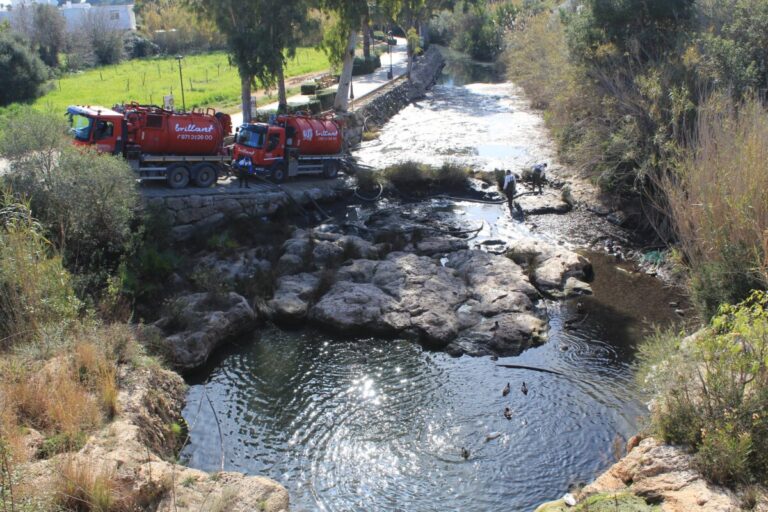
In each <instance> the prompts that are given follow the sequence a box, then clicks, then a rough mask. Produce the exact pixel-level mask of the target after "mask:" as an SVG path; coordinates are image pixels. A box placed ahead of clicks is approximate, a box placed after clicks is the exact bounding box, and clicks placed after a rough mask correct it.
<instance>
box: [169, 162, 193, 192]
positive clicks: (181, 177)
mask: <svg viewBox="0 0 768 512" xmlns="http://www.w3.org/2000/svg"><path fill="white" fill-rule="evenodd" d="M165 179H166V181H168V186H169V187H171V188H184V187H186V186H187V185H189V169H187V168H186V167H185V166H183V165H181V164H173V165H170V166H168V169H166V171H165Z"/></svg>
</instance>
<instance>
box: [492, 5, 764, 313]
mask: <svg viewBox="0 0 768 512" xmlns="http://www.w3.org/2000/svg"><path fill="white" fill-rule="evenodd" d="M539 3H542V2H539ZM564 5H566V6H570V7H567V8H563V9H555V10H552V11H550V10H548V9H547V10H543V11H540V12H538V13H537V12H536V11H535V10H530V11H524V13H523V14H522V15H520V16H518V20H517V24H516V28H515V30H513V31H512V32H510V33H509V34H508V37H507V47H506V53H505V57H504V58H505V62H506V65H507V69H508V74H509V77H510V79H512V80H514V81H515V82H517V83H519V84H520V85H522V86H523V87H524V88H525V90H526V92H527V93H528V94H529V95H530V97H531V99H532V100H533V102H534V104H535V105H537V106H539V107H540V108H543V109H545V111H546V119H547V122H548V123H549V125H550V127H551V128H552V131H553V133H554V135H555V137H556V139H557V142H558V145H559V149H560V154H561V157H562V158H563V160H565V161H566V162H567V163H568V164H570V165H572V166H575V167H577V168H580V169H582V170H583V171H584V172H585V173H586V175H588V176H590V177H591V178H592V179H593V180H594V181H595V182H596V183H597V184H599V186H600V187H601V188H602V189H603V190H604V191H607V192H610V193H612V194H614V195H616V196H618V197H621V198H622V199H621V200H622V201H624V202H627V201H634V202H636V203H638V204H639V205H640V206H641V207H642V210H643V213H644V214H645V215H644V217H645V221H646V224H645V226H646V228H648V229H653V230H655V232H656V234H657V236H659V237H660V238H661V239H663V240H665V241H668V242H674V243H676V244H677V247H678V249H679V251H680V252H679V254H680V256H681V258H680V260H681V261H682V262H683V263H684V264H685V265H686V266H687V267H688V268H689V269H690V270H691V278H692V279H691V285H692V292H693V296H694V298H695V299H696V301H697V304H698V305H699V307H700V311H701V312H702V313H703V314H704V315H706V316H711V315H712V314H714V312H715V311H716V309H717V306H718V304H719V303H720V302H728V303H735V302H738V301H739V300H742V299H744V298H745V297H746V296H747V295H748V294H749V292H750V290H751V289H753V288H765V287H766V284H768V281H767V280H766V273H765V271H764V270H765V261H766V260H765V258H766V251H765V248H766V241H767V240H768V236H767V235H766V232H765V227H766V223H768V219H767V218H766V215H768V195H766V194H762V193H760V191H762V190H765V178H764V177H765V172H764V166H765V158H764V155H763V154H762V152H763V150H762V147H764V145H763V143H762V140H763V137H764V136H765V133H764V132H765V128H764V126H763V123H762V122H760V119H761V118H762V117H764V116H765V107H764V105H763V101H762V98H761V97H760V96H759V92H760V91H761V90H764V89H765V87H766V84H767V82H766V81H767V80H768V74H766V70H767V69H768V53H767V51H766V48H767V47H766V44H765V43H766V41H765V37H766V36H765V34H768V4H766V3H765V2H763V1H760V0H697V1H694V0H672V1H669V0H652V1H640V0H621V1H618V2H602V1H599V0H587V1H586V2H583V4H581V5H580V6H577V5H576V3H573V4H564ZM725 148H728V149H725ZM694 199H695V200H694ZM726 219H727V220H728V221H730V223H729V222H726Z"/></svg>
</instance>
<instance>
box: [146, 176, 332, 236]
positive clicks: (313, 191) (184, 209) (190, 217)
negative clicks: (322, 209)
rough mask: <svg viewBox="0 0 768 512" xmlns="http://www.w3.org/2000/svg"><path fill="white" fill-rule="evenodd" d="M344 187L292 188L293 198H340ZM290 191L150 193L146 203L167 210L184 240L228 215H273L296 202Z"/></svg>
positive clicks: (307, 200) (307, 201)
mask: <svg viewBox="0 0 768 512" xmlns="http://www.w3.org/2000/svg"><path fill="white" fill-rule="evenodd" d="M342 194H343V190H342V189H341V188H336V187H331V186H328V187H312V188H307V189H305V190H301V191H296V190H291V197H292V198H293V201H296V202H298V203H299V204H300V205H302V206H306V205H309V204H311V203H312V201H313V200H314V201H317V202H323V201H331V200H334V199H337V198H339V197H340V196H341V195H342ZM293 201H292V200H291V198H289V197H288V192H286V191H284V190H279V189H275V190H274V191H258V192H241V193H238V192H235V191H232V192H229V191H227V192H223V193H220V194H215V195H214V194H208V195H201V194H195V193H194V192H192V191H190V194H189V195H174V196H163V197H147V198H145V199H144V204H145V205H146V206H147V207H148V208H152V209H160V210H164V211H165V212H166V213H167V215H168V218H169V220H170V222H171V226H172V229H171V232H172V236H173V239H174V240H176V241H184V240H188V239H189V238H191V237H192V236H193V235H194V234H195V232H196V231H200V230H212V229H214V228H216V227H217V226H220V225H222V224H223V223H224V222H225V221H226V220H227V219H235V218H242V217H253V216H259V217H261V216H269V215H272V214H274V213H275V212H276V211H277V210H278V209H279V208H281V207H283V206H287V205H288V204H289V203H293Z"/></svg>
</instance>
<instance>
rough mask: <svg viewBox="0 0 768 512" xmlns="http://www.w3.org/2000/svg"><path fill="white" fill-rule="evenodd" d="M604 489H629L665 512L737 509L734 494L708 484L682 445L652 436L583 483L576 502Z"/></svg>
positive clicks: (605, 490)
mask: <svg viewBox="0 0 768 512" xmlns="http://www.w3.org/2000/svg"><path fill="white" fill-rule="evenodd" d="M606 492H630V493H633V494H635V495H638V496H642V497H643V498H645V499H646V500H649V501H653V502H654V503H661V508H662V510H664V511H665V512H690V511H694V510H695V511H699V512H737V511H739V510H741V506H740V504H739V500H738V499H737V497H736V496H735V495H734V493H732V492H731V491H729V490H728V489H725V488H723V487H718V486H714V485H712V484H709V483H708V482H707V481H706V480H704V477H703V476H702V475H701V473H699V472H698V471H697V470H696V469H695V467H694V464H693V457H692V456H691V455H690V454H689V453H686V452H685V451H684V450H683V449H682V448H680V447H676V446H669V445H666V444H664V443H662V442H660V441H657V440H655V439H652V438H648V439H644V440H643V441H641V442H640V444H639V445H638V446H637V447H636V448H634V449H633V450H632V451H630V452H629V454H627V456H625V457H624V458H623V459H621V460H620V461H619V462H617V463H616V464H614V465H613V466H611V468H610V469H608V471H606V472H605V473H603V474H602V475H600V476H599V477H598V478H597V480H595V481H594V482H593V483H591V484H589V485H588V486H586V487H585V488H584V489H583V490H582V492H581V494H580V496H579V501H580V502H581V501H583V500H584V499H585V498H588V497H589V496H593V495H596V494H600V493H606Z"/></svg>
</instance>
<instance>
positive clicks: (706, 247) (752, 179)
mask: <svg viewBox="0 0 768 512" xmlns="http://www.w3.org/2000/svg"><path fill="white" fill-rule="evenodd" d="M767 113H768V112H767V111H766V109H765V107H764V106H763V105H762V104H761V102H760V101H759V100H757V99H748V100H747V101H745V102H744V103H740V104H734V103H733V102H732V101H731V100H730V99H728V98H727V97H724V96H722V95H715V96H713V97H712V98H711V99H710V100H709V101H708V102H707V103H706V104H705V105H704V106H703V108H702V109H701V111H700V114H699V123H698V129H697V133H696V136H695V138H694V141H693V142H692V144H691V150H690V151H689V152H688V153H687V155H686V156H685V158H684V160H683V164H682V165H681V166H680V168H679V172H677V173H675V174H669V175H667V176H665V177H664V178H663V179H661V180H660V186H661V188H662V189H663V190H665V191H666V193H667V207H668V211H669V214H670V216H671V218H672V219H673V221H674V225H675V229H676V232H677V237H678V240H679V243H680V248H681V250H682V251H683V254H684V255H685V258H686V260H687V263H688V264H689V267H690V273H691V288H692V292H693V298H694V300H695V302H696V303H697V305H698V306H699V309H700V310H701V312H702V313H703V314H705V315H707V316H711V315H712V314H714V313H715V311H716V310H717V307H718V305H719V304H720V303H721V302H726V303H731V304H733V303H736V302H738V301H740V300H743V299H744V298H745V297H746V296H747V295H748V294H749V293H750V291H751V290H752V289H754V288H764V287H766V286H768V259H766V258H767V257H768V254H766V250H768V196H766V194H765V193H764V191H765V190H768V158H767V157H768V155H767V154H766V149H765V148H766V147H768V146H767V145H768V117H767V116H766V114H767Z"/></svg>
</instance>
